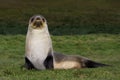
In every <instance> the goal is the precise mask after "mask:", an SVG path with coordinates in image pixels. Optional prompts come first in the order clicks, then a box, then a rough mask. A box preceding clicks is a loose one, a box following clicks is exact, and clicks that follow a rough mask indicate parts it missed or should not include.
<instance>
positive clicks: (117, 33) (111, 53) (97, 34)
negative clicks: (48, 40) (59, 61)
mask: <svg viewBox="0 0 120 80" xmlns="http://www.w3.org/2000/svg"><path fill="white" fill-rule="evenodd" d="M119 3H120V1H119V0H64V1H61V0H35V1H33V0H0V80H120V70H119V69H120V60H119V58H120V5H119ZM35 14H42V15H44V16H45V18H46V19H47V21H48V25H49V30H50V33H51V34H52V39H53V46H54V50H55V51H58V52H62V53H65V54H77V55H82V56H85V57H88V58H90V59H92V60H95V61H98V62H102V63H106V64H111V65H112V66H111V67H103V68H96V69H78V70H75V69H72V70H45V71H35V70H32V71H28V70H26V69H21V68H20V66H21V65H23V64H24V53H25V51H24V46H25V34H26V31H27V25H28V20H29V18H30V17H31V16H32V15H35ZM58 35H59V36H58ZM44 75H45V76H44Z"/></svg>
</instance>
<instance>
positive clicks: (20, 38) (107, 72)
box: [0, 34, 120, 80]
mask: <svg viewBox="0 0 120 80" xmlns="http://www.w3.org/2000/svg"><path fill="white" fill-rule="evenodd" d="M52 40H53V46H54V50H55V51H58V52H62V53H65V54H76V55H82V56H84V57H87V58H90V59H92V60H95V61H98V62H102V63H106V64H110V65H112V66H111V67H102V68H94V69H77V70H76V69H71V70H44V71H36V70H30V71H29V70H26V69H24V68H21V66H22V65H23V64H24V46H25V35H6V36H4V35H0V80H13V79H14V80H119V79H120V71H119V68H120V63H119V61H120V60H119V58H120V54H119V52H120V43H119V42H120V35H119V34H118V35H117V34H116V35H111V34H88V35H74V36H68V35H66V36H52Z"/></svg>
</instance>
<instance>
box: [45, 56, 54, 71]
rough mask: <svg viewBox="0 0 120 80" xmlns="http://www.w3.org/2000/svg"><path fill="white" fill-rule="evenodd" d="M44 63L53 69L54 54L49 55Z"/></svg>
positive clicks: (47, 67)
mask: <svg viewBox="0 0 120 80" xmlns="http://www.w3.org/2000/svg"><path fill="white" fill-rule="evenodd" d="M44 65H45V67H46V69H53V56H52V55H48V56H47V58H46V59H45V61H44Z"/></svg>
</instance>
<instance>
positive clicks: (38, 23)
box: [33, 20, 42, 27]
mask: <svg viewBox="0 0 120 80" xmlns="http://www.w3.org/2000/svg"><path fill="white" fill-rule="evenodd" d="M33 25H34V26H36V27H40V26H41V25H42V22H41V21H40V20H39V21H35V22H34V24H33Z"/></svg>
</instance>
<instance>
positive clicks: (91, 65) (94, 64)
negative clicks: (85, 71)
mask: <svg viewBox="0 0 120 80" xmlns="http://www.w3.org/2000/svg"><path fill="white" fill-rule="evenodd" d="M84 64H85V67H87V68H97V67H104V66H109V65H107V64H102V63H98V62H94V61H92V60H86V61H85V62H84Z"/></svg>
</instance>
